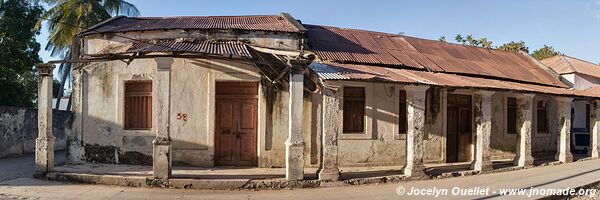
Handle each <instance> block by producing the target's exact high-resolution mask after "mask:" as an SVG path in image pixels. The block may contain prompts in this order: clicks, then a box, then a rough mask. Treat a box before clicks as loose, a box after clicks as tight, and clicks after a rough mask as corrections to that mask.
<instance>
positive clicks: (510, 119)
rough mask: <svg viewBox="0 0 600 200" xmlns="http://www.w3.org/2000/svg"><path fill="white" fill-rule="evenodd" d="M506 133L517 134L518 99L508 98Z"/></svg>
mask: <svg viewBox="0 0 600 200" xmlns="http://www.w3.org/2000/svg"><path fill="white" fill-rule="evenodd" d="M506 133H508V134H517V98H513V97H509V98H506Z"/></svg>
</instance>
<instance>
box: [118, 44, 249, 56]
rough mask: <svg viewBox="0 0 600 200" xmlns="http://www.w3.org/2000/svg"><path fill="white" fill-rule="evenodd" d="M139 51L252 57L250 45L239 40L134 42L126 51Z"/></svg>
mask: <svg viewBox="0 0 600 200" xmlns="http://www.w3.org/2000/svg"><path fill="white" fill-rule="evenodd" d="M139 52H190V53H206V54H217V55H233V56H239V57H245V58H252V56H251V54H250V52H248V47H247V46H246V45H245V44H242V43H237V42H207V41H205V42H177V41H173V40H168V41H155V42H137V43H133V45H132V46H131V47H130V48H129V49H127V52H126V53H139Z"/></svg>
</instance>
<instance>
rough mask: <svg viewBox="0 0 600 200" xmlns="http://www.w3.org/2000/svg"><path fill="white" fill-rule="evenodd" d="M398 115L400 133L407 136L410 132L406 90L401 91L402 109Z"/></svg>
mask: <svg viewBox="0 0 600 200" xmlns="http://www.w3.org/2000/svg"><path fill="white" fill-rule="evenodd" d="M398 113H399V116H398V117H399V120H398V123H399V124H398V132H399V133H400V134H406V132H407V131H408V112H407V110H406V91H404V90H400V109H399V112H398Z"/></svg>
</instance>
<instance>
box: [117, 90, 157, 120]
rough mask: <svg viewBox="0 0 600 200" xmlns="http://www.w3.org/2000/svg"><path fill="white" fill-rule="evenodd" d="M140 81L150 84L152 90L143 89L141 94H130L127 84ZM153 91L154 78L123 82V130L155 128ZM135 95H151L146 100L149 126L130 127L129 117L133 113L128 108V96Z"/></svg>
mask: <svg viewBox="0 0 600 200" xmlns="http://www.w3.org/2000/svg"><path fill="white" fill-rule="evenodd" d="M140 83H145V84H150V91H142V92H139V93H140V94H136V95H130V94H128V91H127V87H128V86H127V85H128V84H140ZM153 91H154V85H153V82H152V80H127V81H124V82H123V97H122V98H123V109H122V116H123V119H122V123H123V130H125V131H148V130H152V128H153V125H154V124H153V118H152V117H153V96H154V95H153ZM134 96H138V97H149V99H147V100H146V102H147V104H149V105H147V107H146V110H147V111H146V112H147V115H146V120H145V121H146V123H147V124H148V126H147V127H130V126H129V125H130V123H128V122H129V120H131V119H128V117H130V116H131V114H130V113H129V110H128V103H127V102H128V98H130V97H134Z"/></svg>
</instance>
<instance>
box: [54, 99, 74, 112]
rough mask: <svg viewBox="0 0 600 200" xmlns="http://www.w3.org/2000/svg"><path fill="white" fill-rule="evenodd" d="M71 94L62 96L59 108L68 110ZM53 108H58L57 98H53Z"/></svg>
mask: <svg viewBox="0 0 600 200" xmlns="http://www.w3.org/2000/svg"><path fill="white" fill-rule="evenodd" d="M69 98H71V97H70V96H66V97H62V98H60V108H58V110H67V106H68V105H69ZM52 109H55V110H56V98H53V99H52Z"/></svg>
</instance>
